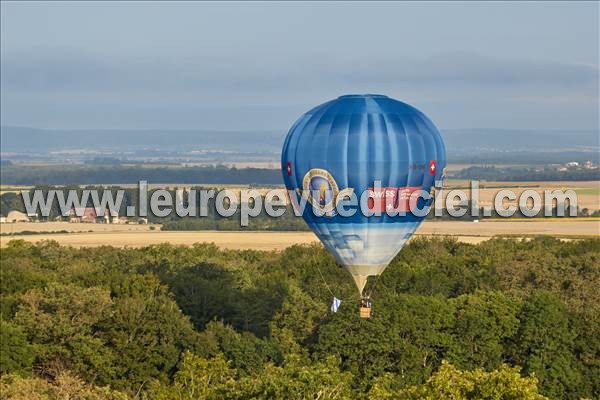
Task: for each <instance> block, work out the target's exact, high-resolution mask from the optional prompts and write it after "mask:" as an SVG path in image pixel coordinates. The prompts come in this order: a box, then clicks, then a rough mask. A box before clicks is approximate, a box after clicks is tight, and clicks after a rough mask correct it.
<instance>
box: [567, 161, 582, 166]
mask: <svg viewBox="0 0 600 400" xmlns="http://www.w3.org/2000/svg"><path fill="white" fill-rule="evenodd" d="M566 166H567V167H579V163H578V162H577V161H571V162H568V163H567V164H566Z"/></svg>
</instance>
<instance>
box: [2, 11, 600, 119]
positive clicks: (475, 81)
mask: <svg viewBox="0 0 600 400" xmlns="http://www.w3.org/2000/svg"><path fill="white" fill-rule="evenodd" d="M1 7H2V20H1V22H2V24H1V25H2V27H1V33H2V35H1V52H2V53H1V55H2V64H1V67H2V69H1V71H2V74H1V75H2V76H1V84H2V95H1V100H2V101H1V114H2V121H1V124H2V125H3V126H6V125H9V126H24V127H35V128H42V129H74V128H77V129H85V128H93V129H213V130H215V129H219V130H263V129H268V130H279V129H288V128H289V127H290V125H291V124H292V123H293V122H294V121H295V119H296V118H297V117H298V116H299V115H301V114H302V113H303V112H305V111H306V110H308V109H309V108H311V107H313V106H315V105H317V104H320V103H322V102H324V101H327V100H329V99H332V98H335V97H337V96H339V95H341V94H345V93H356V92H358V93H365V92H376V93H383V94H387V95H389V96H391V97H394V98H397V99H399V100H402V101H405V102H407V103H410V104H412V105H414V106H416V107H417V108H419V109H421V110H422V111H423V112H425V113H426V114H427V115H428V116H429V117H430V118H431V119H432V120H433V121H434V122H435V123H436V125H438V126H439V127H441V128H443V129H468V128H478V127H482V128H496V129H539V130H544V129H553V130H568V129H576V130H581V129H598V125H599V112H598V103H599V102H598V98H599V96H598V82H599V80H598V75H599V64H600V63H599V61H598V54H599V53H598V47H599V39H598V28H599V26H598V25H599V23H598V7H599V6H598V3H596V2H591V3H568V4H567V3H491V4H487V3H486V4H484V3H477V4H473V3H436V4H435V5H433V4H429V3H325V4H322V3H318V4H317V3H251V4H246V3H244V4H241V3H225V4H215V3H168V4H167V3H158V2H156V3H71V2H56V3H29V2H27V3H13V2H2V4H1Z"/></svg>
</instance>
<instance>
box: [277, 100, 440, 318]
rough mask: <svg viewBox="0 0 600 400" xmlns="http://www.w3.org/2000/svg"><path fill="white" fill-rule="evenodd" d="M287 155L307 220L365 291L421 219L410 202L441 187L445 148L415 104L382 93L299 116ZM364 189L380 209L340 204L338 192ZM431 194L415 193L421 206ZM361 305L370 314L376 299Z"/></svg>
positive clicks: (290, 183)
mask: <svg viewBox="0 0 600 400" xmlns="http://www.w3.org/2000/svg"><path fill="white" fill-rule="evenodd" d="M281 162H282V170H283V178H284V181H285V185H286V187H287V189H288V190H289V191H293V192H291V193H293V194H292V196H297V199H295V200H296V201H297V202H298V203H299V204H300V203H301V197H302V196H305V198H306V199H307V201H308V203H310V204H309V205H308V206H306V207H305V208H304V210H303V214H302V216H303V218H304V220H305V221H306V223H307V224H308V226H309V227H310V228H311V229H312V230H313V231H314V233H315V234H316V235H317V236H318V238H319V239H320V240H321V242H323V245H324V246H325V247H326V249H327V250H328V251H329V252H331V253H332V254H333V255H334V257H335V259H336V261H337V262H338V264H339V265H341V266H342V267H343V268H345V269H346V270H348V272H349V273H350V274H351V275H352V278H353V279H354V282H355V283H356V287H357V288H358V291H359V292H360V294H361V296H363V290H364V287H365V284H366V283H367V278H368V277H369V276H374V275H379V274H381V273H382V272H383V271H384V270H385V268H386V267H387V265H388V264H389V263H390V261H392V259H393V258H394V257H395V256H396V254H398V252H399V251H400V250H401V249H402V246H403V245H404V244H405V243H406V242H407V240H408V239H409V238H410V237H411V236H412V234H413V233H414V232H415V230H416V229H417V228H418V227H419V225H420V224H421V222H422V221H423V219H424V215H423V213H413V212H410V209H409V208H408V206H409V202H410V201H411V200H410V199H411V196H412V197H413V198H415V196H413V194H414V193H415V192H419V193H423V192H420V191H421V190H424V191H426V193H430V194H434V193H435V191H436V189H438V190H439V189H440V188H441V186H442V182H443V179H444V177H445V167H446V151H445V147H444V142H443V140H442V136H441V135H440V132H439V131H438V129H437V128H436V127H435V125H434V124H433V123H432V122H431V120H430V119H429V118H427V117H426V116H425V114H423V113H422V112H421V111H419V110H417V109H416V108H414V107H412V106H410V105H408V104H406V103H403V102H400V101H398V100H394V99H392V98H390V97H387V96H384V95H376V94H364V95H345V96H340V97H338V98H337V99H334V100H331V101H328V102H326V103H323V104H321V105H319V106H317V107H315V108H313V109H312V110H310V111H308V112H307V113H305V114H304V115H302V116H301V117H300V118H299V119H298V120H297V121H296V122H295V123H294V125H293V126H292V128H291V129H290V131H289V133H288V135H287V137H286V139H285V142H284V145H283V151H282V155H281ZM364 191H367V193H368V196H367V198H368V209H369V210H370V211H371V213H372V214H374V215H369V213H367V215H365V214H363V213H362V212H360V211H358V212H356V213H354V214H353V215H352V216H347V215H341V213H338V212H336V209H335V205H336V204H337V201H338V199H339V197H340V196H345V197H347V196H348V195H350V194H351V193H354V194H355V195H356V196H357V197H358V198H360V196H361V195H362V193H363V192H364ZM425 197H426V196H422V197H420V198H418V199H417V202H416V203H415V204H416V205H417V207H418V208H419V209H423V208H424V207H429V206H430V205H431V203H432V201H433V199H432V198H428V199H427V198H425ZM349 208H352V207H349ZM357 208H358V206H357ZM390 209H391V210H390ZM401 210H404V211H405V212H404V213H398V215H394V213H388V211H401ZM407 211H408V212H407ZM417 214H418V215H417ZM361 305H362V308H361V316H363V317H368V316H369V315H370V299H368V298H366V297H363V298H362V302H361ZM366 308H368V309H369V311H368V313H364V311H365V310H364V309H366Z"/></svg>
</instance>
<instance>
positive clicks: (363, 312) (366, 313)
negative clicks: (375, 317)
mask: <svg viewBox="0 0 600 400" xmlns="http://www.w3.org/2000/svg"><path fill="white" fill-rule="evenodd" d="M358 313H359V315H360V317H361V318H371V307H360V308H359V309H358Z"/></svg>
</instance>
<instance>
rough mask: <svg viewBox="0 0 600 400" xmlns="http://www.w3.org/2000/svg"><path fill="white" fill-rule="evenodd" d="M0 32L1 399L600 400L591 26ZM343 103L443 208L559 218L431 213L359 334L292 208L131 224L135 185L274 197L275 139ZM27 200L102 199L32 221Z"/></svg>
mask: <svg viewBox="0 0 600 400" xmlns="http://www.w3.org/2000/svg"><path fill="white" fill-rule="evenodd" d="M1 7H2V13H1V30H2V31H1V33H2V35H1V70H0V71H1V87H2V89H1V102H0V104H1V126H0V132H1V134H0V146H1V148H0V150H1V151H0V162H1V166H0V167H1V169H0V218H1V220H0V222H1V223H0V254H1V257H0V262H1V271H0V272H1V276H0V278H1V279H0V295H1V298H0V312H1V319H0V374H1V375H0V398H2V399H4V398H6V399H173V400H175V399H177V400H181V399H190V400H191V399H251V398H256V399H357V398H359V399H422V398H434V399H507V400H508V399H543V398H550V399H593V398H600V295H599V293H598V287H599V286H600V127H599V123H600V116H599V111H598V110H599V94H598V91H599V60H598V57H599V50H598V49H599V26H600V24H599V21H598V19H599V8H598V3H596V2H589V3H586V2H574V3H560V2H557V3H543V2H540V3H526V4H517V3H493V4H484V3H469V4H467V3H460V2H453V3H445V4H443V3H435V4H431V3H360V2H356V3H324V4H316V3H293V4H283V3H249V4H241V3H236V2H231V3H225V4H216V3H195V2H189V3H176V4H168V3H162V2H152V3H119V4H117V3H114V4H113V3H90V4H86V5H84V4H83V3H72V2H53V3H50V2H35V3H34V2H30V3H16V2H8V1H3V2H2V3H1ZM424 26H426V27H427V29H424V28H423V27H424ZM353 92H356V93H372V92H381V93H385V94H388V95H390V96H392V97H395V98H398V99H400V100H402V101H407V102H408V103H411V104H413V105H415V106H417V107H418V108H420V109H422V110H423V111H425V112H426V113H427V114H428V115H430V116H431V117H432V119H433V120H434V122H435V123H436V124H437V125H438V127H439V128H440V130H441V132H442V135H443V137H444V140H445V143H446V147H447V159H448V168H447V169H448V173H447V177H448V179H447V181H446V184H445V188H444V192H443V194H442V195H443V196H445V195H447V193H448V191H450V190H452V189H465V190H468V188H469V187H470V185H471V181H478V182H479V186H480V197H479V199H478V200H477V201H475V200H472V199H471V198H469V199H468V200H467V201H465V202H463V206H465V207H471V206H473V207H475V208H477V209H480V210H481V209H483V208H484V207H489V206H491V205H492V204H493V199H494V196H495V195H496V193H497V192H498V191H500V190H503V189H511V190H513V191H514V192H515V193H516V194H517V195H519V194H520V193H522V192H523V191H525V190H534V191H536V192H538V193H540V194H541V195H543V193H544V191H546V190H573V191H574V192H575V194H576V196H577V205H574V204H571V203H570V202H567V203H566V204H565V206H566V208H567V210H573V211H574V214H575V216H569V217H557V216H556V210H555V211H554V213H553V216H551V217H545V216H543V214H542V213H540V214H539V215H536V216H534V217H525V216H524V215H522V214H521V213H519V212H517V213H516V214H515V215H513V216H512V217H510V218H500V217H499V215H497V214H496V213H493V214H492V215H491V216H489V217H484V216H483V215H480V216H477V217H473V216H470V215H468V214H467V215H465V216H464V217H461V218H458V219H457V218H453V217H451V216H449V215H448V213H447V212H444V213H443V215H442V216H439V217H434V216H433V215H430V216H428V217H427V220H426V221H425V222H424V223H423V225H422V226H421V227H420V229H419V230H418V231H417V233H416V234H415V235H414V237H413V238H412V239H411V241H410V242H409V243H408V245H407V246H406V247H405V248H403V249H402V250H401V252H400V253H399V255H398V256H397V257H396V258H395V259H394V261H393V262H392V263H391V264H390V266H389V267H388V268H387V269H386V271H385V272H384V273H383V274H382V275H381V278H380V279H372V280H369V282H368V284H367V291H368V292H372V293H373V301H374V306H373V317H372V318H370V319H369V320H362V319H361V318H359V316H358V314H357V306H358V300H359V298H358V295H357V294H356V289H355V287H354V284H353V283H352V279H351V278H350V275H349V274H348V273H347V272H345V271H344V270H343V269H341V268H340V267H339V266H337V265H336V263H335V260H334V258H333V257H332V256H331V255H330V254H329V253H328V252H327V251H326V250H325V249H324V248H323V246H322V245H321V244H320V243H319V241H318V239H317V237H316V236H315V235H314V234H313V233H312V232H311V231H310V230H309V229H308V227H307V225H306V224H305V222H304V221H303V220H302V218H299V217H295V216H294V215H293V213H292V207H291V205H290V204H287V212H286V214H285V216H284V217H282V218H272V217H269V216H268V215H266V214H265V213H264V212H263V213H261V214H260V215H258V216H257V217H255V218H251V219H250V223H249V226H247V227H241V226H240V217H239V213H238V214H236V215H234V216H233V217H231V218H223V217H220V216H219V215H218V214H217V213H216V212H214V202H212V203H210V207H209V209H210V212H209V215H208V216H207V217H203V218H198V217H179V216H177V215H175V214H173V215H171V216H168V217H157V216H154V215H152V214H150V215H148V216H141V215H137V214H136V215H133V216H131V215H129V216H128V215H127V213H126V210H127V207H128V206H136V207H137V206H139V196H138V189H137V184H138V182H139V181H141V180H144V181H147V182H148V183H149V189H150V191H151V192H152V191H154V190H158V189H167V190H169V191H171V192H175V191H176V190H177V189H182V188H185V189H192V188H194V189H215V190H217V191H219V190H224V189H230V190H237V191H239V190H241V189H249V188H252V189H257V190H258V191H259V192H260V193H261V194H263V195H264V194H266V192H267V191H268V190H273V189H275V190H281V191H282V193H283V191H284V190H285V187H284V185H283V182H282V177H281V172H282V171H281V165H280V152H281V146H282V143H283V140H284V138H285V135H286V133H287V130H288V129H289V127H290V126H291V125H292V123H293V122H294V120H295V119H296V118H297V117H298V116H299V115H301V114H302V113H303V112H305V111H306V110H308V109H310V108H311V107H312V106H314V105H316V104H319V103H322V102H323V101H326V100H328V99H331V98H335V97H337V96H339V95H342V94H345V93H353ZM37 189H41V190H43V191H44V192H48V191H49V190H59V191H65V192H66V191H68V190H71V189H75V190H77V191H78V192H79V193H81V191H82V190H84V189H108V190H111V191H113V192H114V191H116V190H118V189H124V190H125V198H124V202H123V204H122V205H121V208H120V210H118V212H116V213H112V214H109V215H107V216H100V215H99V214H98V213H97V210H95V209H94V208H93V207H92V205H91V204H87V205H85V213H84V215H83V216H77V215H69V216H64V215H61V213H60V210H59V209H58V207H53V208H52V210H51V212H50V215H49V216H48V217H43V216H41V214H40V213H37V212H36V213H28V212H27V210H26V209H25V206H24V202H23V198H22V195H21V194H22V192H23V191H30V192H32V191H34V190H37ZM512 204H516V202H512ZM555 206H558V204H557V205H555ZM334 296H335V297H337V298H339V299H341V300H342V303H341V306H340V308H339V310H338V311H337V312H336V313H333V312H331V311H330V305H331V302H332V298H333V297H334Z"/></svg>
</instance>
